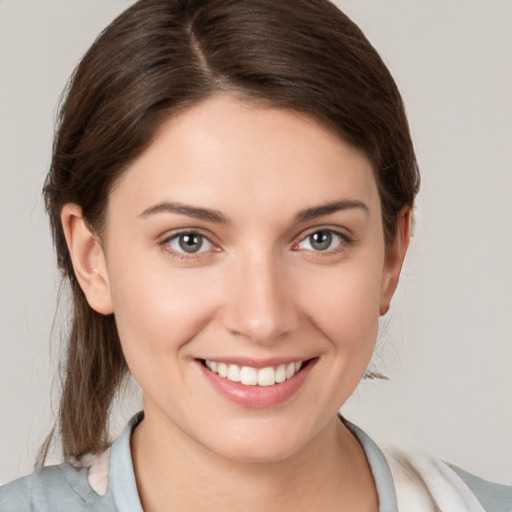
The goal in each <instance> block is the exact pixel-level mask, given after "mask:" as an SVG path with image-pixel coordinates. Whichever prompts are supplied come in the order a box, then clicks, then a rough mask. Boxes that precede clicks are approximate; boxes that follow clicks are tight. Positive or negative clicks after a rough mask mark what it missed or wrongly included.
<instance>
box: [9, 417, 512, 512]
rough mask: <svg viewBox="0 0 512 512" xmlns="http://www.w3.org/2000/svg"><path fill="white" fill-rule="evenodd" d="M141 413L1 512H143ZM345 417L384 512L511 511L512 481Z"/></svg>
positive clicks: (26, 484) (45, 472)
mask: <svg viewBox="0 0 512 512" xmlns="http://www.w3.org/2000/svg"><path fill="white" fill-rule="evenodd" d="M142 418H143V414H142V413H139V414H137V415H135V416H134V417H133V418H132V420H131V421H130V422H129V423H128V425H127V426H126V427H125V429H124V430H123V432H122V433H121V435H120V436H119V437H118V438H117V440H116V441H115V442H114V443H113V445H112V446H111V447H110V448H109V449H108V450H106V451H105V452H103V453H101V454H97V455H94V456H91V455H89V456H85V457H82V458H81V459H80V460H79V461H70V462H66V463H63V464H60V465H55V466H45V467H43V468H40V469H38V470H36V471H35V472H34V473H33V474H32V475H29V476H26V477H22V478H19V479H17V480H14V481H13V482H11V483H9V484H7V485H5V486H3V487H0V512H28V511H31V512H93V511H94V512H143V510H142V506H141V504H140V499H139V495H138V492H137V484H136V481H135V474H134V470H133V463H132V457H131V450H130V437H131V433H132V431H133V429H134V428H135V427H136V426H137V425H138V424H139V423H140V421H142ZM342 421H343V422H344V424H345V425H346V426H347V428H349V430H350V431H351V432H352V433H353V434H354V435H355V437H356V438H357V439H358V441H359V442H360V444H361V446H362V448H363V450H364V452H365V454H366V458H367V460H368V464H369V466H370V469H371V472H372V475H373V478H374V480H375V485H376V488H377V493H378V497H379V512H398V511H400V512H411V511H414V512H423V511H435V510H441V511H445V510H446V512H468V511H470V512H473V511H475V512H480V511H484V512H512V486H506V485H499V484H493V483H491V482H487V481H485V480H483V479H481V478H478V477H476V476H474V475H471V474H470V473H467V472H465V471H463V470H461V469H459V468H457V467H454V466H449V465H447V464H445V463H443V462H441V461H439V460H435V459H429V458H424V457H423V458H419V459H418V458H417V459H414V458H408V457H404V456H398V457H397V456H396V455H395V454H388V453H387V454H386V455H384V453H383V451H381V450H380V449H379V447H378V446H377V445H376V444H375V442H374V441H373V440H372V439H371V438H370V437H369V436H368V435H367V434H365V433H364V432H363V431H362V430H361V429H360V428H358V427H356V426H355V425H353V424H351V423H350V422H348V421H346V420H345V419H343V418H342ZM418 482H419V483H418ZM447 507H448V508H447Z"/></svg>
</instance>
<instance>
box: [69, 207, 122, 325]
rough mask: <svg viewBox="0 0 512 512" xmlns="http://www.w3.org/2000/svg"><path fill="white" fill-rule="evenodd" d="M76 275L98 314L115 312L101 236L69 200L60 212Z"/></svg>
mask: <svg viewBox="0 0 512 512" xmlns="http://www.w3.org/2000/svg"><path fill="white" fill-rule="evenodd" d="M61 222H62V228H63V230H64V235H65V237H66V243H67V245H68V250H69V254H70V257H71V261H72V263H73V270H74V272H75V276H76V278H77V280H78V283H79V284H80V287H81V288H82V291H83V292H84V294H85V297H86V298H87V302H88V303H89V305H90V306H91V307H92V308H93V309H94V310H95V311H97V312H98V313H102V314H104V315H108V314H110V313H112V312H113V304H112V299H111V295H110V284H109V279H108V272H107V267H106V261H105V255H104V252H103V248H102V246H101V243H100V241H99V240H98V237H97V236H96V235H95V234H94V233H93V232H92V231H91V230H90V228H89V226H88V225H87V222H86V220H85V219H84V217H83V214H82V208H81V207H80V206H78V205H77V204H73V203H67V204H65V205H64V207H63V208H62V213H61Z"/></svg>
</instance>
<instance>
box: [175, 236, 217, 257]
mask: <svg viewBox="0 0 512 512" xmlns="http://www.w3.org/2000/svg"><path fill="white" fill-rule="evenodd" d="M166 243H167V245H168V246H169V247H170V248H171V249H172V250H173V251H175V252H178V253H182V254H183V253H185V254H197V253H200V252H206V251H209V250H211V249H212V243H211V242H210V241H209V240H208V239H207V238H206V237H205V236H203V235H200V234H199V233H193V232H191V233H179V234H177V235H174V236H173V237H171V238H169V239H168V240H167V242H166Z"/></svg>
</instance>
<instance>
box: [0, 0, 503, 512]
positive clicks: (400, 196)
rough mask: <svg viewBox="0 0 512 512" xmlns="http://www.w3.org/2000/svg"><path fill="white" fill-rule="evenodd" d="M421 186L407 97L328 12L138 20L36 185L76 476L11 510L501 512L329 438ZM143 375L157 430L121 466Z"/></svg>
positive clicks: (316, 7)
mask: <svg viewBox="0 0 512 512" xmlns="http://www.w3.org/2000/svg"><path fill="white" fill-rule="evenodd" d="M418 185H419V178H418V173H417V168H416V161H415V156H414V151H413V147H412V143H411V140H410V135H409V131H408V126H407V121H406V118H405V113H404V109H403V105H402V102H401V98H400V95H399V93H398V90H397V89H396V86H395V84H394V82H393V79H392V78H391V76H390V75H389V72H388V71H387V69H386V67H385V66H384V65H383V63H382V61H381V60H380V58H379V57H378V55H377V54H376V52H375V50H374V49H373V48H372V47H371V46H370V45H369V43H368V42H367V41H366V39H365V38H364V36H363V34H362V33H361V32H360V30H359V29H358V28H357V27H356V26H355V25H354V24H353V23H352V22H350V20H348V19H347V18H346V17H345V16H344V15H343V14H342V13H340V12H339V11H338V10H337V9H336V8H335V7H334V6H332V5H331V4H329V3H327V2H325V1H320V0H312V1H300V2H298V1H283V2H279V3H275V2H271V1H247V2H246V1H244V2H240V1H236V2H234V1H225V0H222V1H220V0H219V1H216V0H214V1H208V2H206V1H203V2H199V1H197V2H193V1H189V2H178V1H163V0H159V1H156V0H149V1H141V2H138V3H137V4H135V5H134V6H133V7H131V8H130V9H128V10H127V11H126V12H125V13H124V14H123V15H121V16H120V17H119V18H118V19H117V20H116V21H114V22H113V23H112V24H111V25H110V26H109V27H108V28H107V29H106V31H105V32H104V33H103V34H102V35H101V36H100V37H99V39H98V40H97V41H96V43H95V44H94V45H93V47H92V48H91V49H90V50H89V52H88V53H87V54H86V56H85V57H84V59H83V60H82V62H81V64H80V66H79V67H78V69H77V71H76V73H75V75H74V77H73V79H72V82H71V84H70V88H69V92H68V96H67V99H66V102H65V104H64V106H63V108H62V110H61V118H60V125H59V129H58V134H57V138H56V142H55V147H54V155H53V161H52V166H51V170H50V174H49V176H48V179H47V182H46V185H45V199H46V205H47V209H48V211H49V213H50V218H51V223H52V228H53V233H54V240H55V244H56V248H57V253H58V258H59V265H60V268H61V270H62V271H63V273H64V275H65V277H66V278H67V279H68V280H69V282H70V285H71V289H72V291H73V300H74V318H73V325H72V329H71V332H70V336H69V345H68V351H67V361H66V381H65V387H64V390H63V395H62V401H61V409H60V423H59V427H60V433H61V437H62V445H63V453H64V457H65V459H66V460H68V461H69V462H66V463H64V464H63V465H61V466H59V467H47V468H43V469H40V470H39V471H38V472H36V473H35V474H34V475H33V476H32V477H28V478H25V479H22V480H19V481H16V482H14V483H12V484H10V485H9V486H7V487H5V488H3V489H2V490H1V491H0V493H1V494H0V504H1V507H0V509H1V510H4V509H5V510H13V509H16V510H18V509H19V510H25V509H30V507H31V505H32V504H33V505H35V507H36V509H38V510H39V509H41V510H55V509H58V508H59V507H60V508H61V509H63V510H79V509H84V507H85V509H87V510H141V509H143V510H145V511H146V512H147V511H152V510H164V509H169V510H198V509H204V510H218V509H221V508H222V509H224V508H225V507H226V505H227V506H229V507H231V508H242V507H243V508H244V509H247V510H262V509H263V508H264V507H265V509H270V510H274V509H275V510H277V509H279V510H291V509H292V508H293V509H303V510H311V509H319V510H355V511H357V510H396V509H397V501H398V503H399V506H400V508H401V509H405V510H422V508H420V507H424V508H423V509H425V510H430V509H434V510H435V508H432V507H434V506H437V507H438V508H437V509H439V508H441V509H442V510H466V509H467V510H482V504H484V505H487V504H489V503H492V506H493V507H495V508H493V510H499V509H498V508H496V507H498V506H503V507H507V506H509V505H508V503H509V502H510V489H507V488H504V487H503V488H502V487H498V486H493V485H492V484H487V483H485V482H483V481H480V480H478V479H476V478H475V477H472V476H470V475H469V476H468V475H466V474H464V473H463V472H461V471H459V470H457V469H451V468H449V467H448V466H447V465H444V464H443V463H440V462H437V461H430V460H418V461H412V460H405V461H402V462H401V463H397V462H396V460H395V459H394V458H393V457H390V456H387V461H386V458H385V456H384V455H383V454H382V453H381V451H380V450H379V449H378V448H377V446H376V445H375V444H374V443H373V442H372V441H371V440H370V439H369V438H368V437H367V436H366V435H365V434H364V433H363V432H361V431H360V430H359V429H357V427H355V426H353V425H351V424H349V423H348V422H346V421H344V420H340V419H339V418H338V417H337V411H338V409H339V408H340V407H341V405H342V404H343V403H344V402H345V400H346V399H347V397H348V396H349V395H350V394H351V393H352V391H353V390H354V388H355V387H356V385H357V383H358V382H359V380H360V379H361V377H362V376H363V375H364V373H365V370H366V368H367V366H368V363H369V360H370V357H371V355H372V352H373V348H374V343H375V338H376V334H377V325H378V318H379V316H380V315H382V314H384V313H385V312H386V311H387V309H388V307H389V303H390V301H391V298H392V295H393V293H394V291H395V288H396V285H397V282H398V278H399V273H400V268H401V264H402V261H403V258H404V256H405V252H406V250H407V246H408V242H409V237H410V225H411V208H412V206H413V202H414V197H415V194H416V193H417V190H418ZM128 370H129V372H130V373H131V374H132V375H133V377H134V378H135V380H136V381H137V382H138V383H139V384H140V386H141V388H142V391H143V394H144V414H143V415H142V414H141V415H138V416H137V417H135V418H134V419H133V420H132V422H131V423H130V425H129V426H128V427H127V428H126V430H125V431H124V433H123V434H122V435H121V437H120V438H119V439H118V440H117V441H116V442H115V443H114V445H113V446H112V447H109V446H108V435H107V429H106V423H107V418H108V411H109V407H110V405H111V403H112V399H113V397H114V395H115V392H116V390H117V389H118V387H119V385H120V384H121V382H122V380H123V378H124V377H125V376H126V374H127V371H128ZM389 466H391V471H392V472H390V469H389ZM404 475H405V478H404ZM198 482H200V485H198ZM507 500H508V502H507ZM480 502H481V503H480ZM456 507H458V508H456ZM461 507H466V508H461ZM503 510H506V508H503Z"/></svg>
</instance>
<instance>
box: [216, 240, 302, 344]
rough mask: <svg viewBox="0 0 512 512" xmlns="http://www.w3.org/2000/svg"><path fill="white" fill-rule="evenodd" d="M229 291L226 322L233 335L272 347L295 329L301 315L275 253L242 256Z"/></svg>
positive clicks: (237, 263)
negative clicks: (277, 340)
mask: <svg viewBox="0 0 512 512" xmlns="http://www.w3.org/2000/svg"><path fill="white" fill-rule="evenodd" d="M229 287H230V292H229V293H228V295H229V300H228V304H227V305H226V310H225V312H224V313H225V314H224V321H225V326H226V328H227V329H229V330H230V331H231V332H233V333H236V334H238V335H242V336H244V337H246V338H249V339H250V340H251V341H253V342H256V343H260V344H270V343H272V342H273V341H275V340H276V339H277V338H280V337H282V336H283V335H285V334H287V333H289V332H291V331H292V330H293V329H294V328H295V325H296V323H297V314H296V311H295V309H294V306H293V300H292V297H291V296H290V290H289V289H287V279H286V273H285V272H284V271H283V268H282V265H280V261H279V259H278V258H277V257H276V255H275V254H273V252H272V251H271V250H268V251H263V250H261V248H260V249H259V250H253V251H246V252H245V253H244V254H243V255H240V258H238V261H237V262H236V264H235V268H234V269H233V272H232V275H231V279H230V284H229Z"/></svg>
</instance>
